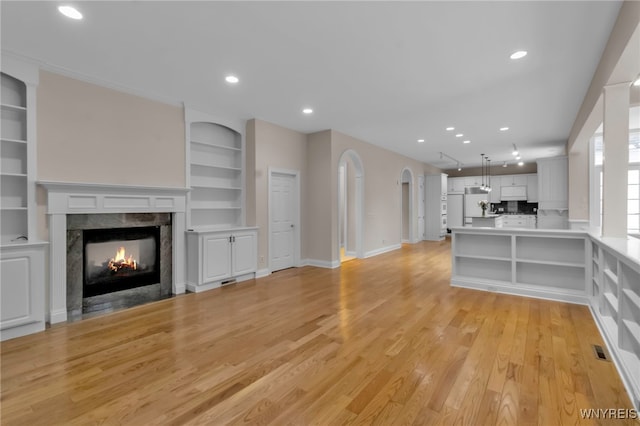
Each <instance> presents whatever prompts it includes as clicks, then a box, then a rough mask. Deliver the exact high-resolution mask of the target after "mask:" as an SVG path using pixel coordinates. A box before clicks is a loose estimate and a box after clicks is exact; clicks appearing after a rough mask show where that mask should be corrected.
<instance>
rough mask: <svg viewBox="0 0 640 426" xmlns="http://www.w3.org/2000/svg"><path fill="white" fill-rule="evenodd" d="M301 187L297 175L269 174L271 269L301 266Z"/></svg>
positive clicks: (284, 173)
mask: <svg viewBox="0 0 640 426" xmlns="http://www.w3.org/2000/svg"><path fill="white" fill-rule="evenodd" d="M299 188H300V186H299V176H298V172H297V171H287V170H275V169H270V170H269V269H270V271H271V272H275V271H279V270H281V269H286V268H291V267H294V266H298V264H299V261H300V260H299V259H300V226H299V224H300V189H299Z"/></svg>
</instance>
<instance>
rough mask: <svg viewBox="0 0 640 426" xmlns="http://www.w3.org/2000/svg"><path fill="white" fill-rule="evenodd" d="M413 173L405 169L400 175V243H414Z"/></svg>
mask: <svg viewBox="0 0 640 426" xmlns="http://www.w3.org/2000/svg"><path fill="white" fill-rule="evenodd" d="M413 217H414V211H413V173H412V172H411V169H409V168H408V167H405V168H404V169H402V173H401V175H400V241H402V242H403V243H411V242H413V241H414V237H413V235H414V230H413Z"/></svg>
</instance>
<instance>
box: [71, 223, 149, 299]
mask: <svg viewBox="0 0 640 426" xmlns="http://www.w3.org/2000/svg"><path fill="white" fill-rule="evenodd" d="M82 245H83V250H82V252H83V266H84V270H83V282H82V293H83V296H84V297H92V296H98V295H100V294H107V293H113V292H116V291H122V290H127V289H132V288H136V287H142V286H146V285H151V284H156V283H159V282H160V227H159V226H150V227H141V228H110V229H87V230H84V231H83V244H82Z"/></svg>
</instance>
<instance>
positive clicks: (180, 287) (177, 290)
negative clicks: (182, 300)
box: [173, 283, 187, 294]
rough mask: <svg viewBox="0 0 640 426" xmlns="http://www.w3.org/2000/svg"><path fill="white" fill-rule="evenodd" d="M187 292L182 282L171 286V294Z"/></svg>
mask: <svg viewBox="0 0 640 426" xmlns="http://www.w3.org/2000/svg"><path fill="white" fill-rule="evenodd" d="M186 292H187V286H186V285H185V284H184V283H182V284H176V285H175V286H174V287H173V294H184V293H186Z"/></svg>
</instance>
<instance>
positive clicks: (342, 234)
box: [338, 149, 364, 262]
mask: <svg viewBox="0 0 640 426" xmlns="http://www.w3.org/2000/svg"><path fill="white" fill-rule="evenodd" d="M363 206H364V169H363V167H362V161H361V160H360V156H359V155H358V154H357V153H356V152H355V151H354V150H352V149H348V150H346V151H345V152H343V153H342V155H341V156H340V160H339V161H338V253H339V258H340V262H345V261H347V260H351V259H354V258H362V257H364V253H363V248H362V247H363V244H362V225H363V221H364V218H363V211H364V208H363Z"/></svg>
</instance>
